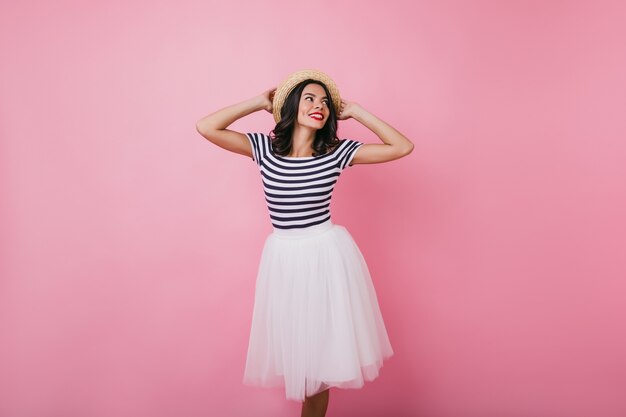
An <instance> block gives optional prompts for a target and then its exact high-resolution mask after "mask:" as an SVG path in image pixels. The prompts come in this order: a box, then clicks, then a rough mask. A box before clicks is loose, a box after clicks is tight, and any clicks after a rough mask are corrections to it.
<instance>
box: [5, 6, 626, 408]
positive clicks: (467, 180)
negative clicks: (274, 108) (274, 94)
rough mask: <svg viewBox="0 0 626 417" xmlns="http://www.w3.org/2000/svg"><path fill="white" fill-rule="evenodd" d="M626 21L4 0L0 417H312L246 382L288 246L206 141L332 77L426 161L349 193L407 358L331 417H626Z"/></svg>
mask: <svg viewBox="0 0 626 417" xmlns="http://www.w3.org/2000/svg"><path fill="white" fill-rule="evenodd" d="M37 3H39V4H37ZM622 4H623V3H622V2H619V1H614V2H600V1H593V2H592V1H587V2H582V1H578V2H577V1H543V2H539V1H532V2H529V1H519V2H497V1H473V2H469V1H434V0H433V1H428V2H415V1H406V2H389V1H387V2H378V1H376V2H367V3H364V2H358V1H355V0H353V1H342V2H331V1H319V2H293V1H286V0H285V1H275V2H272V3H271V4H268V3H267V2H243V1H232V2H217V1H212V2H211V1H209V2H207V1H202V2H200V1H197V2H180V1H178V2H174V1H171V2H164V1H161V2H147V1H144V2H139V1H134V2H122V1H117V2H110V1H109V2H100V3H98V4H97V5H95V3H94V4H92V5H86V3H85V4H83V3H80V2H69V1H61V2H43V1H40V2H22V3H17V2H4V3H3V4H2V6H0V45H1V48H0V51H1V52H0V53H1V54H2V56H1V59H0V71H1V74H0V75H1V83H2V85H1V90H2V93H1V94H0V100H1V101H0V106H1V107H0V135H1V142H0V170H1V171H0V178H1V180H0V181H1V186H2V188H1V192H2V194H1V199H0V204H1V206H0V207H1V217H0V219H1V220H0V221H1V224H0V227H1V230H2V234H1V236H2V251H1V253H2V259H1V265H0V268H1V269H0V272H1V274H2V275H1V280H0V415H1V416H10V417H47V416H63V417H74V416H76V417H86V416H89V417H127V416H128V417H143V416H146V417H147V416H150V417H165V416H168V417H169V416H186V417H187V416H251V415H254V416H278V415H293V416H295V415H299V411H298V410H299V405H298V404H297V403H294V402H287V401H286V400H284V393H283V392H282V391H281V390H280V389H274V390H272V389H262V388H252V387H246V386H243V385H242V384H241V379H242V374H243V369H244V364H245V352H246V348H247V338H248V332H249V325H250V320H251V312H252V303H253V296H254V281H255V274H256V268H257V265H258V260H259V257H260V251H261V248H262V244H263V241H264V239H265V237H266V235H267V233H269V232H270V230H271V226H270V223H269V218H268V214H267V209H266V207H265V205H264V201H263V194H262V187H261V183H260V179H259V176H258V172H257V170H256V167H255V165H254V163H253V162H252V161H251V160H250V159H249V158H247V157H243V156H241V155H237V154H233V153H229V152H227V151H224V150H222V149H220V148H218V147H216V146H214V145H212V144H211V143H209V142H208V141H206V140H204V139H203V138H202V137H200V136H199V135H198V134H197V133H196V131H195V122H196V121H197V120H198V119H199V118H200V117H202V116H204V115H206V114H208V113H209V112H212V111H214V110H217V109H218V108H220V107H223V106H226V105H229V104H233V103H235V102H238V101H241V100H244V99H247V98H249V97H252V96H253V95H256V94H259V93H261V92H262V91H263V90H265V89H266V88H270V87H272V86H274V85H276V84H277V83H278V82H280V81H281V80H282V78H283V77H284V76H285V75H286V74H288V73H289V72H291V71H294V70H296V69H300V68H309V67H313V68H319V69H322V70H324V71H326V72H327V73H329V74H330V75H331V76H333V78H335V80H336V81H337V83H338V85H339V86H340V91H341V93H342V95H343V96H344V97H345V98H346V99H348V100H355V101H357V102H359V103H360V104H362V105H363V106H364V107H365V108H367V109H369V110H370V111H372V112H373V113H374V114H376V115H378V116H379V117H381V118H382V119H384V120H386V121H388V122H389V123H391V124H392V125H393V126H395V127H396V128H398V129H399V130H400V131H402V132H403V133H404V134H406V135H407V136H408V137H409V138H410V139H411V140H412V141H413V142H414V143H415V150H414V151H413V153H412V154H411V155H410V156H409V157H407V158H404V159H402V160H399V161H394V162H391V163H388V164H379V165H355V166H354V167H353V168H351V169H350V171H349V172H346V173H345V175H344V176H342V177H341V180H340V181H339V184H338V185H337V188H336V190H335V198H334V203H333V206H332V207H333V208H332V209H333V219H334V221H335V223H339V224H343V225H345V226H346V227H348V229H349V230H350V231H351V233H352V234H353V236H354V237H355V239H356V240H357V242H358V243H359V245H360V247H361V249H362V251H363V253H364V255H365V257H366V259H367V260H368V263H369V264H370V268H371V271H372V275H373V279H374V282H375V285H376V288H377V291H378V296H379V300H380V304H381V309H382V312H383V315H384V317H385V321H386V323H387V328H388V331H389V335H390V338H391V341H392V344H393V346H394V350H395V352H396V354H395V356H394V357H393V358H392V359H391V360H389V361H388V362H386V363H385V366H384V367H383V369H382V370H381V375H380V378H379V379H378V380H376V381H374V382H372V383H368V384H367V385H366V387H364V388H363V389H362V390H345V391H332V392H331V399H330V400H331V402H330V407H329V411H328V416H330V417H333V416H352V415H354V416H356V415H358V416H361V417H374V416H383V415H384V416H428V417H431V416H437V417H474V416H475V417H491V416H494V417H496V416H498V417H500V416H523V417H527V416H541V417H553V416H554V417H561V416H568V417H578V416H581V417H582V416H594V417H614V416H615V417H617V416H624V415H626V400H625V399H624V398H625V397H624V395H623V394H624V388H625V386H626V359H625V358H626V356H625V355H624V352H625V351H626V336H625V330H624V329H625V328H626V326H625V324H626V323H625V319H624V317H626V306H625V304H624V294H625V291H626V282H625V277H626V261H624V257H623V256H620V255H623V252H624V248H625V247H626V238H625V236H626V221H625V217H624V212H625V211H626V163H625V156H626V144H625V142H624V138H625V137H626V122H625V120H626V118H625V117H624V111H625V106H624V103H625V102H624V97H626V83H625V81H624V79H625V78H624V73H626V49H625V48H624V39H625V37H626V30H624V26H623V22H624V21H625V20H626V13H625V11H624V9H623V7H621V5H622ZM231 127H232V128H233V129H236V130H239V131H241V132H245V131H269V130H270V129H271V128H272V127H273V126H272V119H271V115H269V113H265V112H259V113H257V114H254V115H251V116H248V117H247V118H244V119H242V120H240V121H238V122H236V123H235V124H233V125H232V126H231ZM339 133H340V136H341V137H349V138H355V139H358V140H361V141H364V142H370V143H375V142H377V140H378V139H377V138H376V137H375V136H374V135H373V134H372V133H371V132H369V131H368V130H367V129H365V128H364V127H362V126H360V125H358V123H357V122H355V121H353V120H350V121H346V122H340V131H339Z"/></svg>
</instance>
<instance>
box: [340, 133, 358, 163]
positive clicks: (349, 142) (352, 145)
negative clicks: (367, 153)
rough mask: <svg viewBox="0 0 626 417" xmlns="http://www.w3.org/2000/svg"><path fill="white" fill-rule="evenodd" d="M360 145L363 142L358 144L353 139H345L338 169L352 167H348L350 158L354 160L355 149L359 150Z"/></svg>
mask: <svg viewBox="0 0 626 417" xmlns="http://www.w3.org/2000/svg"><path fill="white" fill-rule="evenodd" d="M362 145H363V142H359V141H357V140H353V139H345V142H344V143H343V147H342V149H341V153H340V155H339V167H340V168H341V169H345V168H346V167H349V166H352V165H350V162H352V158H354V155H355V154H356V151H357V149H359V148H360V147H361V146H362Z"/></svg>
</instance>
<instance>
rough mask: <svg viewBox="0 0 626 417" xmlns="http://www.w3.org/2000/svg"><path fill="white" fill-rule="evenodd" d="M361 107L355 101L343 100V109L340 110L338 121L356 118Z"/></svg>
mask: <svg viewBox="0 0 626 417" xmlns="http://www.w3.org/2000/svg"><path fill="white" fill-rule="evenodd" d="M359 107H360V105H359V104H358V103H356V102H354V101H346V100H344V99H341V108H340V109H339V114H338V115H337V120H346V119H349V118H351V117H353V116H354V113H355V111H358V110H357V109H358V108H359Z"/></svg>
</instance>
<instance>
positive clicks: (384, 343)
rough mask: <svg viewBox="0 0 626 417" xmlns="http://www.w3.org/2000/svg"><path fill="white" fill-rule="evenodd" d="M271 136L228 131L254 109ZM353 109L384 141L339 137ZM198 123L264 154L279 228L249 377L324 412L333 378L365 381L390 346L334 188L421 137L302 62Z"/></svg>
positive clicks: (213, 137) (308, 410) (264, 259)
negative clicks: (335, 213)
mask: <svg viewBox="0 0 626 417" xmlns="http://www.w3.org/2000/svg"><path fill="white" fill-rule="evenodd" d="M262 109H264V110H267V111H268V112H270V113H272V114H273V115H274V120H275V121H276V126H275V127H274V129H273V130H272V131H271V132H270V135H267V134H264V133H246V134H243V133H239V132H235V131H233V130H229V129H227V127H228V126H229V125H230V124H231V123H233V122H234V121H235V120H237V119H239V118H241V117H243V116H246V115H248V114H250V113H252V112H255V111H258V110H262ZM350 117H352V118H354V119H356V120H357V121H359V122H361V123H362V124H363V125H365V126H366V127H367V128H369V129H370V130H371V131H372V132H374V133H375V134H376V135H377V136H378V137H379V138H380V139H381V141H382V142H383V143H382V144H364V143H362V142H359V141H356V140H352V139H343V140H339V139H338V138H337V135H336V133H337V120H346V119H348V118H350ZM197 130H198V132H199V133H200V134H201V135H202V136H204V137H205V138H206V139H208V140H209V141H211V142H213V143H214V144H216V145H217V146H219V147H221V148H224V149H226V150H229V151H232V152H235V153H239V154H242V155H246V156H248V157H250V158H252V160H253V161H254V162H255V163H256V164H257V167H258V169H259V171H260V174H261V179H262V184H263V188H264V191H265V200H266V202H267V206H268V209H269V214H270V221H271V223H272V225H273V232H272V233H270V235H269V236H268V237H267V238H266V240H265V245H264V247H263V251H262V254H261V260H260V263H259V268H258V275H257V280H256V288H255V301H254V310H253V314H252V326H251V331H250V340H249V345H248V355H247V360H246V368H245V372H244V383H245V384H247V385H259V386H266V387H268V386H284V387H285V393H286V397H287V399H291V400H297V401H302V402H303V406H302V416H324V415H325V414H326V409H327V407H328V395H329V388H330V387H337V388H360V387H362V386H363V385H364V381H371V380H373V379H374V378H376V377H377V376H378V371H379V369H380V368H381V367H382V364H383V360H384V359H386V358H389V357H391V356H392V355H393V350H392V347H391V344H390V342H389V339H388V336H387V331H386V329H385V324H384V322H383V318H382V315H381V312H380V309H379V306H378V301H377V297H376V292H375V290H374V286H373V284H372V280H371V276H370V273H369V270H368V267H367V264H366V262H365V259H364V258H363V255H362V254H361V251H360V250H359V248H358V246H357V244H356V243H355V241H354V240H353V238H352V236H351V235H350V233H349V232H348V230H347V229H346V228H345V227H343V226H340V225H337V224H334V223H332V221H331V218H330V217H331V216H330V201H331V195H332V191H333V188H334V186H335V183H336V181H337V179H338V178H339V175H340V174H341V172H342V171H343V170H344V169H345V168H347V167H349V166H352V165H353V164H372V163H380V162H387V161H391V160H394V159H398V158H401V157H403V156H406V155H408V154H409V153H411V151H412V150H413V144H412V143H411V142H410V141H409V140H408V139H407V138H406V137H405V136H404V135H402V134H401V133H400V132H398V131H397V130H396V129H394V128H393V127H391V126H390V125H388V124H387V123H385V122H384V121H382V120H380V119H379V118H377V117H376V116H374V115H373V114H371V113H369V112H368V111H367V110H365V109H364V108H363V107H361V106H360V105H358V104H357V103H355V102H348V101H345V100H342V99H341V97H340V95H339V91H338V89H337V86H336V85H335V83H334V82H333V80H332V79H331V78H330V77H328V75H326V74H324V73H323V72H321V71H317V70H302V71H297V72H295V73H293V74H291V75H289V77H287V79H285V80H284V81H283V82H282V83H281V84H280V85H279V86H278V88H276V89H270V90H267V91H265V92H264V93H262V94H261V95H259V96H256V97H253V98H251V99H249V100H246V101H244V102H241V103H239V104H235V105H231V106H229V107H225V108H223V109H221V110H218V111H216V112H214V113H212V114H210V115H208V116H206V117H204V118H203V119H201V120H199V121H198V123H197Z"/></svg>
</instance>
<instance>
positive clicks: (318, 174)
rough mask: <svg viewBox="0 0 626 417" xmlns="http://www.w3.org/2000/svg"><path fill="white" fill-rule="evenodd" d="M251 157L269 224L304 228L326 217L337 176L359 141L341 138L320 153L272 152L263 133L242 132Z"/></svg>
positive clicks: (328, 212) (351, 156) (267, 138)
mask: <svg viewBox="0 0 626 417" xmlns="http://www.w3.org/2000/svg"><path fill="white" fill-rule="evenodd" d="M246 137H247V138H248V140H249V141H250V145H252V160H253V161H255V162H256V164H257V165H258V168H259V171H260V172H261V180H262V181H263V189H264V191H265V201H266V203H267V207H268V209H269V214H270V220H271V222H272V225H273V226H274V227H275V228H278V229H294V228H305V227H309V226H314V225H316V224H320V223H323V222H325V221H326V220H328V219H330V198H331V195H332V193H333V188H334V187H335V183H336V182H337V178H338V177H339V175H340V174H341V171H343V170H344V168H346V167H347V166H351V165H350V162H351V161H352V158H353V157H354V154H355V152H356V150H357V149H358V148H359V147H360V146H361V145H363V143H362V142H359V141H356V140H352V139H344V140H342V141H341V143H340V144H339V145H338V146H337V147H335V149H334V150H333V151H331V152H329V153H326V154H324V155H320V156H303V157H288V156H280V155H276V154H274V152H273V150H272V139H271V138H270V137H269V136H268V135H266V134H264V133H246Z"/></svg>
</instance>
